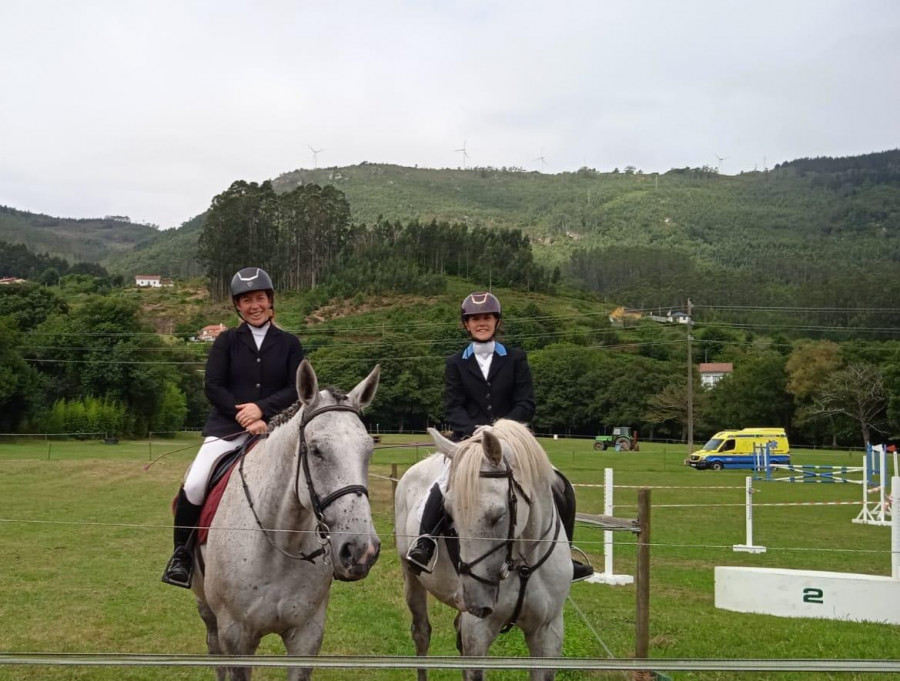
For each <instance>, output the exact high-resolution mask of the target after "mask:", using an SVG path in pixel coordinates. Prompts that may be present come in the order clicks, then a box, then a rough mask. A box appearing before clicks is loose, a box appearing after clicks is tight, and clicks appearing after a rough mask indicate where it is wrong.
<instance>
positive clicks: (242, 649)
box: [218, 615, 260, 681]
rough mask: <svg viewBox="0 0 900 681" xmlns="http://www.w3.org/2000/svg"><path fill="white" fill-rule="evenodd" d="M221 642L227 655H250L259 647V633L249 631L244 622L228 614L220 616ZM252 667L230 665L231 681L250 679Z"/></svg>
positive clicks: (246, 680)
mask: <svg viewBox="0 0 900 681" xmlns="http://www.w3.org/2000/svg"><path fill="white" fill-rule="evenodd" d="M218 626H219V643H220V644H221V646H222V648H221V649H222V651H223V652H224V653H225V654H226V655H240V656H250V655H253V654H255V653H256V649H257V648H258V647H259V639H260V636H259V634H256V633H255V632H251V631H249V630H248V629H247V628H246V627H245V626H244V625H243V624H241V623H240V622H239V621H237V620H236V619H232V618H230V617H228V616H227V615H224V616H222V617H220V618H218ZM252 672H253V668H252V667H228V674H229V678H230V679H231V681H250V675H251V674H252Z"/></svg>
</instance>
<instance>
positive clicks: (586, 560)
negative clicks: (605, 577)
mask: <svg viewBox="0 0 900 681" xmlns="http://www.w3.org/2000/svg"><path fill="white" fill-rule="evenodd" d="M570 552H575V553H578V555H580V556H581V557H582V558H583V559H584V561H583V562H582V561H580V560H576V559H574V558H573V559H572V563H573V564H574V565H573V568H576V569H577V566H581V567H583V568H585V570H586V572H585V574H583V575H581V576H580V577H578V576H576V575H573V576H572V581H573V582H580V581H582V580H585V579H587V578H588V577H590V576H591V575H593V574H594V566H593V565H591V559H590V558H588V557H587V554H586V553H585V552H584V551H582V550H581V549H579V548H578V547H577V546H571V547H570Z"/></svg>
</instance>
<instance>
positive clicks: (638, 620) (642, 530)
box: [634, 487, 651, 681]
mask: <svg viewBox="0 0 900 681" xmlns="http://www.w3.org/2000/svg"><path fill="white" fill-rule="evenodd" d="M638 532H639V533H638V543H637V568H636V569H635V574H634V587H635V588H634V592H635V599H636V604H635V616H634V656H635V657H636V658H638V659H644V660H645V659H647V657H649V652H650V490H649V489H647V488H646V487H643V488H641V489H639V490H638ZM650 678H651V675H650V672H649V671H637V672H635V673H634V679H635V681H644V680H645V679H650Z"/></svg>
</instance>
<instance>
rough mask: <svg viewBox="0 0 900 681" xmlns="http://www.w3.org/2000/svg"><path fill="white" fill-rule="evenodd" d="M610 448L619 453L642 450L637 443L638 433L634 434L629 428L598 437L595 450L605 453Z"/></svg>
mask: <svg viewBox="0 0 900 681" xmlns="http://www.w3.org/2000/svg"><path fill="white" fill-rule="evenodd" d="M610 447H612V448H614V449H615V450H616V451H617V452H636V451H638V450H639V449H640V447H639V446H638V441H637V432H634V433H633V432H632V431H631V428H629V427H628V426H619V427H616V428H613V430H612V435H597V436H596V437H595V438H594V449H596V450H597V451H598V452H605V451H606V450H607V449H609V448H610Z"/></svg>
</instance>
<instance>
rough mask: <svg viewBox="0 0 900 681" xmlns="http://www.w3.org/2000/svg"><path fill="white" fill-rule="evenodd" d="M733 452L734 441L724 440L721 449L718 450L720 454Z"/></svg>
mask: <svg viewBox="0 0 900 681" xmlns="http://www.w3.org/2000/svg"><path fill="white" fill-rule="evenodd" d="M733 450H734V440H725V444H724V445H722V448H721V449H720V450H719V451H720V452H730V451H733Z"/></svg>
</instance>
